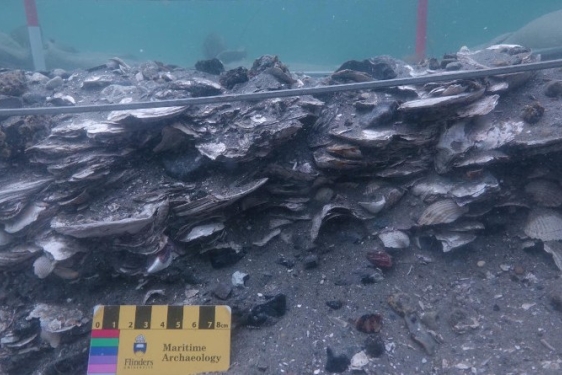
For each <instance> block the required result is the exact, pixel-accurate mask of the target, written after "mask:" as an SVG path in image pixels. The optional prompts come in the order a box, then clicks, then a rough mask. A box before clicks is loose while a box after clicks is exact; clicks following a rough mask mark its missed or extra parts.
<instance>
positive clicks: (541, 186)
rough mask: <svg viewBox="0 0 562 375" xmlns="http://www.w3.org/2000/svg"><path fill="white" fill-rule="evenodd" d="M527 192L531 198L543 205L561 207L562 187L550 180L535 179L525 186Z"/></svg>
mask: <svg viewBox="0 0 562 375" xmlns="http://www.w3.org/2000/svg"><path fill="white" fill-rule="evenodd" d="M525 192H526V193H527V194H529V195H530V196H531V199H533V201H535V202H536V203H537V204H539V205H541V206H543V207H559V206H560V205H562V188H561V187H560V185H558V184H557V183H555V182H553V181H549V180H534V181H531V182H529V183H528V184H527V185H526V186H525Z"/></svg>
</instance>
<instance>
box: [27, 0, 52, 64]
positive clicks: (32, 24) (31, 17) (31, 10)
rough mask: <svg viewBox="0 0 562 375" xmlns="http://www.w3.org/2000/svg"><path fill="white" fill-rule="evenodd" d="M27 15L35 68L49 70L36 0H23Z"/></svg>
mask: <svg viewBox="0 0 562 375" xmlns="http://www.w3.org/2000/svg"><path fill="white" fill-rule="evenodd" d="M23 6H24V8H25V16H26V18H27V30H28V32H29V47H30V48H31V56H32V58H33V67H34V69H35V70H47V67H46V65H45V53H44V52H43V37H42V36H41V28H40V27H39V17H38V16H37V5H36V4H35V0H23Z"/></svg>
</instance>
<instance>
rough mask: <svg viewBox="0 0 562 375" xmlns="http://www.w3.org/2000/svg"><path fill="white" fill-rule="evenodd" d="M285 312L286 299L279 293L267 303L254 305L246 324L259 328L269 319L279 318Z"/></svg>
mask: <svg viewBox="0 0 562 375" xmlns="http://www.w3.org/2000/svg"><path fill="white" fill-rule="evenodd" d="M286 311H287V297H286V296H285V295H284V294H282V293H279V294H277V295H275V296H274V297H272V298H271V299H269V300H268V301H267V302H264V303H262V304H259V305H256V306H254V307H252V308H251V309H250V312H249V314H248V317H247V320H246V324H248V325H250V326H254V327H256V326H260V325H262V324H264V323H265V322H266V321H268V320H269V318H280V317H282V316H283V315H285V312H286Z"/></svg>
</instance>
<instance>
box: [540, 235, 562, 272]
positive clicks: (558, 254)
mask: <svg viewBox="0 0 562 375" xmlns="http://www.w3.org/2000/svg"><path fill="white" fill-rule="evenodd" d="M544 251H546V252H547V253H549V254H550V255H552V258H553V259H554V263H556V266H557V267H558V269H559V270H560V271H562V243H560V242H555V241H551V242H546V243H545V244H544Z"/></svg>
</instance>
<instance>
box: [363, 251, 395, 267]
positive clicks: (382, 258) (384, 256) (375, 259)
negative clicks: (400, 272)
mask: <svg viewBox="0 0 562 375" xmlns="http://www.w3.org/2000/svg"><path fill="white" fill-rule="evenodd" d="M367 260H368V261H369V262H371V263H372V264H373V265H374V266H375V267H379V268H391V267H392V257H391V256H390V254H389V253H387V252H386V251H384V250H376V251H370V252H368V253H367Z"/></svg>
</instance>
